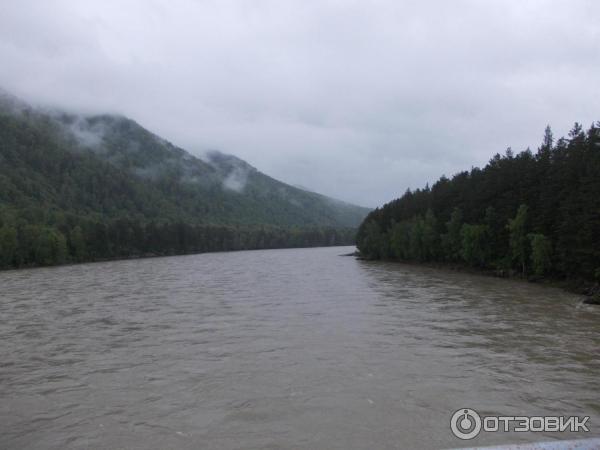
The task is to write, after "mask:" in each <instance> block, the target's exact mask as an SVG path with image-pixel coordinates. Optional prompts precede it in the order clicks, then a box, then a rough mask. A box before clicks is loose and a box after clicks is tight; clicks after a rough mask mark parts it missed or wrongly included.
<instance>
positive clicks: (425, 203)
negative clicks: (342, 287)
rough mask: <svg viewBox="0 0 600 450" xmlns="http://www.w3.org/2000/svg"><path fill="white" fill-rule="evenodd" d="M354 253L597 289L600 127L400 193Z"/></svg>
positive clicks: (375, 216) (371, 218)
mask: <svg viewBox="0 0 600 450" xmlns="http://www.w3.org/2000/svg"><path fill="white" fill-rule="evenodd" d="M357 246H358V248H359V250H360V253H361V254H362V255H364V256H365V257H366V258H372V259H398V260H405V261H418V262H447V263H451V264H458V265H468V266H472V267H476V268H481V269H492V270H495V271H496V272H497V273H499V274H511V273H512V274H519V275H521V276H526V277H530V278H540V277H547V278H560V279H569V280H588V281H600V123H596V124H594V125H592V126H591V127H590V129H589V130H587V131H584V130H583V128H582V127H581V125H579V124H577V123H576V124H575V126H574V127H573V129H572V130H571V131H570V132H569V135H568V138H561V139H558V140H557V141H556V142H555V141H554V139H553V136H552V131H551V129H550V127H547V128H546V131H545V134H544V138H543V142H542V145H541V146H540V147H539V149H538V150H537V152H536V153H533V152H531V151H530V150H529V149H528V150H525V151H523V152H521V153H518V154H514V153H513V152H512V150H511V149H508V150H507V151H506V153H505V154H504V155H500V154H496V155H495V156H494V157H493V158H492V159H491V160H490V161H489V163H488V164H487V165H486V166H485V167H484V168H483V169H480V168H473V169H471V170H470V171H464V172H460V173H458V174H456V175H454V176H453V177H452V178H451V179H448V178H446V177H441V178H440V179H439V180H438V181H437V182H436V183H435V184H434V185H433V186H431V187H429V186H426V187H425V188H424V189H417V190H415V191H410V190H408V191H406V193H405V194H404V195H403V196H402V197H401V198H399V199H397V200H394V201H392V202H390V203H388V204H386V205H384V206H383V207H381V208H378V209H376V210H374V211H372V212H371V213H370V214H369V215H368V216H367V218H366V219H365V220H364V222H363V223H362V224H361V226H360V227H359V231H358V234H357Z"/></svg>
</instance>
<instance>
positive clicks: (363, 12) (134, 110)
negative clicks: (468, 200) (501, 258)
mask: <svg viewBox="0 0 600 450" xmlns="http://www.w3.org/2000/svg"><path fill="white" fill-rule="evenodd" d="M0 86H2V87H4V88H5V89H7V90H9V91H11V92H13V93H14V94H16V95H18V96H21V97H23V98H25V99H26V100H29V101H33V102H37V103H41V104H49V105H54V106H59V107H62V108H65V109H74V110H77V111H84V112H104V111H109V112H119V113H122V114H124V115H127V116H130V117H131V118H133V119H135V120H136V121H138V122H139V123H141V124H142V125H144V126H145V127H147V128H149V129H150V130H151V131H153V132H155V133H157V134H159V135H161V136H163V137H165V138H166V139H168V140H170V141H172V142H173V143H175V144H177V145H179V146H181V147H184V148H185V149H187V150H189V151H190V152H191V153H196V154H199V153H200V152H202V151H204V150H206V149H218V150H221V151H223V152H226V153H231V154H234V155H237V156H239V157H241V158H243V159H245V160H247V161H248V162H249V163H251V164H252V165H254V166H256V167H257V168H258V169H259V170H261V171H263V172H265V173H267V174H269V175H271V176H273V177H275V178H278V179H280V180H282V181H285V182H287V183H290V184H295V185H301V186H303V187H306V188H309V189H311V190H314V191H317V192H321V193H324V194H327V195H330V196H334V197H337V198H340V199H343V200H347V201H351V202H354V203H358V204H362V205H365V206H377V205H379V204H382V203H383V202H386V201H389V200H391V199H393V198H395V197H397V196H399V195H401V194H402V193H403V192H404V191H405V190H406V188H408V187H410V188H416V187H421V186H424V185H425V183H426V182H430V183H431V182H433V181H435V180H436V179H437V178H438V177H439V176H440V175H442V174H446V175H452V174H454V173H456V172H457V171H459V170H463V169H469V168H470V167H471V166H473V165H483V164H485V163H486V162H487V161H488V160H489V158H490V157H491V156H492V155H493V154H494V153H496V152H501V153H502V152H504V150H505V149H506V148H507V147H508V146H511V147H512V148H513V150H515V151H518V150H522V149H524V148H526V147H528V146H530V147H531V148H532V149H535V148H537V146H538V145H539V143H540V142H541V139H542V135H543V130H544V127H545V126H546V124H548V123H549V124H551V125H552V127H553V129H554V131H555V135H563V134H566V132H567V131H568V130H569V129H570V128H571V126H572V124H573V122H575V121H579V122H582V123H583V124H584V125H585V126H586V127H587V126H589V125H590V124H591V123H592V122H593V121H595V120H600V2H598V1H593V0H590V1H576V0H565V1H535V0H527V1H525V0H517V1H510V0H505V1H445V0H444V1H419V2H414V1H413V2H402V1H399V0H396V1H394V0H392V1H356V2H355V1H328V0H315V1H310V0H298V1H285V0H274V1H258V0H256V1H241V0H240V1H227V0H214V1H191V0H164V1H160V0H140V1H126V0H120V1H108V0H102V1H93V2H92V1H80V0H72V1H53V0H30V1H25V0H19V1H12V0H0Z"/></svg>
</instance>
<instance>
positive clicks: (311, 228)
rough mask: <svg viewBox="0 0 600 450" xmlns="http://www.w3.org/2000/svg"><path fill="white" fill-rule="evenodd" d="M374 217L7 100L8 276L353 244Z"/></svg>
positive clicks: (126, 125)
mask: <svg viewBox="0 0 600 450" xmlns="http://www.w3.org/2000/svg"><path fill="white" fill-rule="evenodd" d="M367 213H368V210H367V209H365V208H361V207H358V206H354V205H350V204H347V203H343V202H340V201H337V200H334V199H331V198H328V197H325V196H322V195H319V194H316V193H312V192H308V191H305V190H302V189H298V188H295V187H292V186H290V185H287V184H285V183H282V182H280V181H277V180H275V179H273V178H271V177H269V176H267V175H265V174H263V173H261V172H259V171H258V170H256V169H255V168H254V167H252V166H250V165H249V164H247V163H246V162H244V161H242V160H241V159H239V158H236V157H234V156H231V155H225V154H222V153H219V152H211V153H208V154H207V155H205V156H203V157H202V159H201V158H198V157H195V156H193V155H191V154H189V153H187V152H186V151H185V150H183V149H181V148H178V147H177V146H175V145H173V144H171V143H170V142H168V141H166V140H164V139H162V138H160V137H158V136H156V135H154V134H152V133H151V132H149V131H148V130H146V129H144V128H143V127H141V126H140V125H138V124H137V123H136V122H134V121H133V120H130V119H127V118H125V117H121V116H114V115H97V116H87V117H83V116H79V115H73V114H67V113H62V112H55V111H41V110H38V109H34V108H31V107H29V106H28V105H26V104H24V103H23V102H21V101H20V100H18V99H16V98H14V97H12V96H10V95H8V94H1V95H0V252H1V255H0V256H2V261H1V262H0V265H2V266H14V265H27V264H38V263H40V264H44V263H49V262H53V261H55V262H59V261H63V260H70V259H78V260H87V259H100V258H108V257H117V256H132V255H138V254H172V253H187V252H195V251H206V250H220V249H236V248H265V247H284V246H288V245H290V246H300V245H320V244H323V245H325V244H332V243H333V244H335V243H342V241H343V243H346V242H349V241H351V240H352V238H351V237H350V236H351V232H350V231H349V229H351V228H354V227H356V226H357V225H358V224H359V223H360V222H361V221H362V219H363V218H364V217H365V216H366V214H367ZM117 224H119V225H117ZM173 227H176V228H177V227H178V228H177V229H178V230H179V231H178V232H174V231H173ZM113 228H114V229H113ZM75 229H77V231H76V233H75V234H77V237H76V239H75V240H79V241H82V242H81V245H80V247H85V250H81V249H80V250H78V251H77V252H78V254H77V255H75V253H77V252H76V251H75V244H74V239H73V238H72V234H73V233H74V230H75ZM327 230H328V231H327ZM111 233H113V235H112V236H111ZM265 233H266V234H265ZM290 233H291V234H290ZM315 233H316V234H315ZM153 234H154V235H156V236H154V237H152V236H151V235H153ZM309 234H310V236H311V237H310V238H309V237H307V236H308V235H309ZM80 235H81V236H80ZM292 235H293V236H292ZM40 236H42V237H40ZM127 236H128V238H127ZM63 240H64V244H65V245H64V246H63V242H62V241H63ZM38 241H40V242H38ZM101 241H103V242H101ZM217 241H218V242H217ZM230 241H231V242H230ZM152 242H153V243H152ZM63 247H64V248H63ZM96 247H98V248H96ZM104 247H106V248H104ZM53 252H54V253H57V252H58V254H54V253H53ZM62 253H65V255H62ZM41 255H42V256H43V257H42V256H41Z"/></svg>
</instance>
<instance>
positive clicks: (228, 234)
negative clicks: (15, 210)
mask: <svg viewBox="0 0 600 450" xmlns="http://www.w3.org/2000/svg"><path fill="white" fill-rule="evenodd" d="M61 216H62V218H63V220H62V221H60V222H59V223H53V224H47V223H44V222H37V223H36V222H34V221H32V220H31V218H29V219H26V218H24V217H18V218H16V219H15V217H14V216H13V215H11V214H7V213H6V212H5V214H4V215H2V214H0V268H15V267H31V266H43V265H54V264H63V263H69V262H85V261H99V260H106V259H115V258H130V257H138V256H161V255H181V254H189V253H203V252H215V251H230V250H253V249H273V248H288V247H319V246H332V245H351V244H353V243H354V235H355V230H354V229H351V228H332V227H312V228H279V227H274V226H224V225H191V224H188V223H185V222H164V223H156V222H152V221H151V222H147V223H143V222H140V221H138V220H134V219H128V218H119V219H115V220H110V221H107V222H105V221H100V220H92V219H86V218H83V219H82V218H78V217H75V216H69V215H66V216H64V215H61Z"/></svg>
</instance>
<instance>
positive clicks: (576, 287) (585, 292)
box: [342, 250, 600, 306]
mask: <svg viewBox="0 0 600 450" xmlns="http://www.w3.org/2000/svg"><path fill="white" fill-rule="evenodd" d="M342 256H354V257H355V258H356V259H357V260H361V261H383V262H390V263H399V264H409V265H415V266H420V267H427V268H430V269H442V270H449V271H452V272H460V273H467V274H473V275H484V276H488V277H494V278H503V279H507V280H514V281H522V282H526V283H535V284H539V285H541V286H548V287H555V288H560V289H563V290H564V291H567V292H570V293H572V294H576V295H581V296H582V297H584V300H583V303H585V304H587V305H599V306H600V284H599V283H597V282H596V283H594V282H592V281H586V280H558V279H555V278H547V277H538V278H536V277H523V276H520V275H514V274H510V273H506V272H503V273H499V272H498V271H497V270H495V269H482V268H476V267H470V266H465V265H462V264H457V263H444V262H418V261H405V260H399V259H390V258H386V259H369V258H366V257H364V256H363V255H362V254H361V253H360V252H359V251H358V250H357V251H355V252H353V253H349V254H347V255H342Z"/></svg>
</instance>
